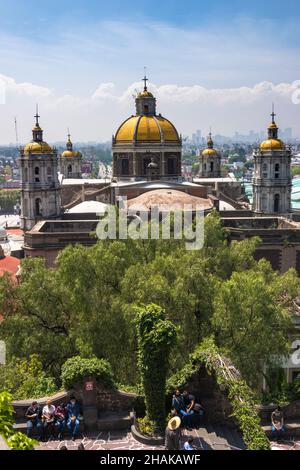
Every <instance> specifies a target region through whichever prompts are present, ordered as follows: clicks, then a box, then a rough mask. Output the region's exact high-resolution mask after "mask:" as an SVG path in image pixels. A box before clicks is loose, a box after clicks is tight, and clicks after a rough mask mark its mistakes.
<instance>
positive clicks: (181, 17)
mask: <svg viewBox="0 0 300 470" xmlns="http://www.w3.org/2000/svg"><path fill="white" fill-rule="evenodd" d="M299 20H300V2H298V1H296V0H294V1H291V0H286V1H285V2H282V1H278V0H273V1H269V0H265V1H257V0H254V1H247V2H246V1H242V0H240V1H233V0H228V1H224V0H223V1H219V0H217V1H210V2H204V1H201V0H200V1H199V0H198V1H195V0H186V1H185V2H183V1H177V0H173V1H171V0H160V1H157V0H152V1H144V0H139V1H135V0H133V1H126V0H123V1H119V0H118V1H117V0H110V1H105V2H104V1H101V0H100V1H95V0H92V1H91V0H89V1H85V2H84V1H81V0H80V1H79V0H77V1H76V0H73V1H70V0H61V1H57V0H52V1H51V2H50V1H42V0H40V1H36V0H29V1H26V2H25V1H24V0H19V1H18V0H10V1H3V0H0V75H1V76H3V77H4V78H5V80H6V84H7V93H6V104H5V105H4V106H3V105H1V107H0V119H1V120H2V116H3V118H4V119H5V118H6V116H9V123H10V122H11V121H10V119H11V116H13V115H14V114H17V115H18V116H20V122H21V123H22V129H24V131H23V132H22V131H20V132H21V135H22V136H24V139H26V138H27V137H26V136H27V135H28V133H26V127H27V126H29V122H30V119H31V116H30V117H29V110H30V109H31V107H32V106H33V104H34V103H35V102H36V101H39V102H41V106H43V107H44V110H45V120H46V125H47V127H48V129H49V137H50V139H57V138H59V134H60V132H58V126H64V128H65V127H67V125H71V126H72V127H73V128H74V129H75V132H76V133H77V134H78V140H84V139H91V140H103V139H108V138H110V136H111V134H112V133H113V132H114V130H115V126H117V125H118V124H119V121H120V119H122V118H125V117H126V115H127V114H128V113H130V114H131V113H132V112H133V109H132V108H133V104H132V99H131V94H132V93H131V92H132V91H134V89H135V88H136V87H138V86H139V84H138V83H137V82H138V81H139V80H140V78H141V77H142V74H143V67H144V66H145V65H146V66H147V69H148V74H149V77H150V87H151V86H153V87H154V88H153V89H155V90H156V91H157V93H158V99H159V101H160V103H161V106H163V109H161V111H162V113H163V114H166V115H168V117H170V118H172V119H174V120H175V123H176V122H178V125H179V126H180V129H179V130H180V131H182V133H191V132H192V131H193V130H194V126H195V125H196V124H195V119H198V123H197V126H196V127H197V128H201V129H203V132H204V133H205V132H207V128H209V125H212V126H213V128H214V127H215V129H216V132H222V133H225V134H230V133H232V132H233V131H234V130H240V131H246V130H247V129H254V130H256V129H261V128H262V126H263V125H264V120H265V119H266V117H265V116H266V112H267V110H268V109H269V107H270V103H271V101H272V100H274V101H275V103H278V106H279V107H280V110H281V115H282V120H283V127H289V126H292V127H295V129H296V130H297V132H298V134H299V135H300V125H299V124H298V122H300V120H299V117H300V116H299V106H295V105H293V104H292V103H291V99H290V95H289V92H288V91H287V89H288V86H291V84H292V83H293V82H294V81H295V80H298V79H300V61H299V56H300V28H299ZM265 82H268V83H271V84H273V86H274V87H275V88H274V89H273V88H272V86H271V87H270V86H261V87H260V88H259V93H257V90H256V88H255V87H257V86H258V85H259V84H261V83H265ZM24 83H25V85H24ZM280 84H283V86H282V87H281V88H280V87H279V85H280ZM167 86H169V91H168V90H167V89H166V88H164V87H167ZM170 87H173V88H170ZM174 87H177V88H176V91H174ZM195 87H202V88H204V89H205V90H206V91H205V92H199V89H198V88H196V89H195ZM244 87H246V88H247V90H246V92H245V93H244V91H243V88H244ZM276 87H277V88H276ZM278 87H279V88H278ZM248 88H249V89H250V91H249V90H248ZM171 89H172V90H173V92H172V93H170V90H171ZM214 90H217V91H216V92H214ZM251 90H252V91H251ZM274 90H275V91H274ZM283 90H284V91H283ZM202 91H203V90H202ZM224 95H225V96H234V99H233V101H234V102H232V100H231V101H230V100H226V99H224ZM241 95H242V98H241V99H240V106H238V104H237V103H236V101H239V97H240V96H241ZM166 96H167V98H166ZM193 96H194V99H193V98H192V97H193ZM92 97H94V98H92ZM95 98H96V99H95ZM91 99H92V100H93V102H92V103H91ZM209 100H211V105H209ZM41 112H42V111H41ZM170 113H171V115H170ZM27 116H28V117H27ZM256 116H257V118H256ZM88 117H90V119H91V120H92V121H93V124H92V125H90V126H89V127H87V125H86V124H85V123H82V121H81V120H82V119H87V118H88ZM254 119H255V122H253V120H254ZM95 120H96V122H97V126H98V127H96V124H94V122H95ZM65 121H70V122H68V123H67V124H66V125H65V124H64V123H65ZM208 121H210V123H209V124H208ZM294 121H297V122H295V124H294ZM9 123H8V124H7V127H5V130H4V131H3V134H4V135H1V129H0V142H2V141H3V140H5V138H12V137H13V136H12V133H11V130H10V124H9ZM93 126H94V127H93ZM2 129H3V127H2ZM95 133H96V135H95V136H94V139H93V138H92V137H93V135H94V134H95Z"/></svg>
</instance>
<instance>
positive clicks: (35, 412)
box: [25, 401, 42, 437]
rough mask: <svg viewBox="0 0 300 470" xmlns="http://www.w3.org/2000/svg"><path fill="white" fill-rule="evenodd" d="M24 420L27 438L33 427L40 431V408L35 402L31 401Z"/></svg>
mask: <svg viewBox="0 0 300 470" xmlns="http://www.w3.org/2000/svg"><path fill="white" fill-rule="evenodd" d="M25 418H26V419H27V436H28V437H31V435H32V431H33V428H34V427H36V428H37V429H40V430H41V431H42V421H41V408H40V407H39V405H38V403H37V401H33V402H32V403H31V406H29V408H28V409H27V411H26V414H25ZM41 435H42V433H41ZM40 437H41V436H40Z"/></svg>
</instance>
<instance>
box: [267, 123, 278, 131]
mask: <svg viewBox="0 0 300 470" xmlns="http://www.w3.org/2000/svg"><path fill="white" fill-rule="evenodd" d="M268 129H278V127H277V125H276V123H275V122H271V124H269V126H268Z"/></svg>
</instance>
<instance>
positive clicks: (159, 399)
mask: <svg viewBox="0 0 300 470" xmlns="http://www.w3.org/2000/svg"><path fill="white" fill-rule="evenodd" d="M136 326H137V337H138V348H139V356H138V359H139V367H140V369H141V376H142V384H143V388H144V394H145V404H146V419H147V421H148V422H149V423H150V424H151V425H152V427H153V430H154V431H159V432H161V431H162V430H163V429H164V427H165V395H166V378H167V373H168V365H169V355H170V350H171V347H172V345H173V344H174V342H175V339H176V328H175V326H174V324H173V323H172V322H170V321H169V320H167V319H166V317H165V312H164V311H163V310H162V308H161V307H159V306H158V305H155V304H150V305H147V306H145V307H144V308H139V309H138V311H137V317H136Z"/></svg>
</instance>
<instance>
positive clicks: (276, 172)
mask: <svg viewBox="0 0 300 470" xmlns="http://www.w3.org/2000/svg"><path fill="white" fill-rule="evenodd" d="M279 170H280V167H279V163H275V178H279Z"/></svg>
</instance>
